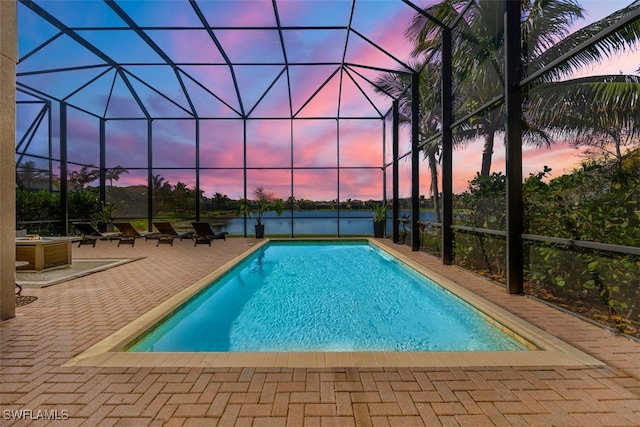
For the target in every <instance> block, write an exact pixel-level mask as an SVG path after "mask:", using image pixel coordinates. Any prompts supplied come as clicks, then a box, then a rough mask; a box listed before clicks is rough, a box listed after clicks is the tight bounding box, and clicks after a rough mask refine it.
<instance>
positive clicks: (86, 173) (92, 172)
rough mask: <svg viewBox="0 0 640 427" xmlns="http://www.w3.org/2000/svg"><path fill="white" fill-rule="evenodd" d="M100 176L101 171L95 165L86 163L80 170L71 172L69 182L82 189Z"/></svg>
mask: <svg viewBox="0 0 640 427" xmlns="http://www.w3.org/2000/svg"><path fill="white" fill-rule="evenodd" d="M90 168H91V169H90ZM98 178H100V172H99V171H98V169H96V167H95V166H94V165H85V166H82V168H80V170H79V171H72V172H70V173H69V183H70V184H71V185H72V186H73V187H76V188H78V189H80V190H82V189H84V188H85V187H86V186H87V185H89V184H91V183H92V182H93V181H95V180H97V179H98Z"/></svg>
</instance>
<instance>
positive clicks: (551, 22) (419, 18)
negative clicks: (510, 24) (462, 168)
mask: <svg viewBox="0 0 640 427" xmlns="http://www.w3.org/2000/svg"><path fill="white" fill-rule="evenodd" d="M521 5H522V16H523V22H522V37H521V39H522V43H523V62H524V63H525V64H526V70H525V72H524V75H525V76H526V75H531V74H532V73H534V72H536V71H538V70H540V69H542V68H543V67H545V66H547V64H550V63H551V62H553V61H554V60H556V59H558V58H559V57H561V56H562V55H564V54H565V53H567V52H569V51H571V50H572V49H573V48H575V47H576V46H578V45H579V44H580V43H582V42H583V41H585V40H589V39H590V38H592V37H594V36H595V35H596V34H597V33H599V32H600V31H601V30H602V29H604V28H607V27H608V26H610V25H611V24H612V23H613V22H615V21H616V20H618V19H621V18H622V17H624V16H627V15H628V14H630V13H633V12H635V11H637V10H638V9H639V8H640V1H638V0H637V1H635V2H634V3H632V4H631V5H629V6H628V7H627V8H624V9H621V10H620V11H618V12H616V13H614V14H612V15H610V16H609V17H607V18H605V19H602V20H600V21H598V22H595V23H593V24H591V25H589V26H588V27H585V28H583V29H581V30H579V31H576V32H574V33H571V28H572V26H573V24H574V22H575V21H577V20H578V19H581V18H582V17H583V13H584V10H583V9H582V8H581V7H580V6H579V5H578V4H577V3H576V2H575V1H574V0H523V1H522V2H521ZM426 12H428V13H429V14H431V15H432V16H434V17H436V18H437V19H439V20H440V21H442V22H444V23H445V24H447V25H450V26H451V25H453V24H454V23H456V27H455V30H454V31H453V32H452V41H453V45H454V46H455V47H456V50H455V52H454V57H453V68H454V70H455V71H454V81H455V82H456V88H455V91H456V95H457V97H458V98H463V99H464V100H465V102H460V103H459V104H458V107H459V108H460V109H461V110H462V112H463V113H464V111H469V110H473V109H475V108H477V107H478V106H480V105H484V104H485V103H487V102H488V101H490V100H492V99H493V98H494V97H496V96H497V95H499V94H500V93H502V92H503V90H504V88H503V82H504V76H503V66H502V62H503V60H502V58H503V57H504V54H503V53H504V22H503V16H504V2H502V1H493V0H477V1H474V2H468V1H467V0H446V1H444V2H442V3H439V4H437V5H435V6H432V7H429V8H427V9H426ZM406 34H407V36H408V37H409V38H411V39H413V40H414V43H415V49H414V54H415V55H430V54H432V53H433V52H435V51H437V50H438V49H439V46H440V41H439V37H438V34H439V27H437V26H436V25H435V24H434V23H432V22H431V21H429V20H427V19H426V18H425V17H424V16H423V15H421V14H416V15H415V16H414V18H413V20H412V22H411V25H410V27H409V28H408V29H407V31H406ZM639 39H640V22H639V21H637V20H636V21H634V22H633V23H631V24H629V25H628V26H626V27H625V28H624V29H622V30H620V31H618V32H616V33H614V34H612V35H610V36H608V37H606V38H604V39H603V40H601V41H600V42H598V43H596V44H595V45H594V46H592V47H589V48H587V49H585V50H583V51H582V52H581V53H579V54H577V55H574V56H573V57H572V58H571V59H569V60H567V61H566V62H564V63H562V64H561V65H559V66H557V67H555V68H554V69H553V70H552V71H550V72H548V73H546V74H544V75H542V76H540V77H538V78H537V79H536V81H535V82H534V83H540V82H545V81H547V82H548V81H553V80H557V79H558V78H559V77H561V76H567V75H569V74H570V73H571V72H573V71H575V70H576V69H578V68H579V67H582V66H585V65H590V64H593V63H594V62H598V61H600V60H601V59H602V58H603V57H605V56H608V55H610V54H611V53H612V52H619V51H621V50H623V49H624V48H626V47H630V46H632V45H634V44H635V43H636V42H637V41H638V40H639ZM434 57H436V58H437V57H438V56H437V55H435V56H434ZM504 117H505V115H504V112H503V108H502V105H499V106H498V108H495V109H493V110H491V111H490V112H488V113H486V114H485V115H483V116H482V117H474V118H473V119H471V120H470V121H469V123H467V124H465V125H464V126H465V127H466V128H467V129H469V130H472V129H475V130H476V131H477V135H483V137H484V146H483V151H482V165H481V169H480V175H481V176H488V175H489V173H490V169H491V160H492V154H493V145H494V138H495V134H496V132H499V131H502V130H503V129H504ZM527 118H531V119H532V120H531V121H529V122H527V121H526V120H525V117H523V121H524V123H523V139H524V142H525V143H532V144H535V145H537V146H540V145H547V144H550V143H551V142H552V139H551V138H550V136H549V135H548V134H547V133H545V132H544V127H543V126H542V125H540V126H536V125H535V123H542V124H544V122H542V121H537V120H535V118H533V117H531V116H527ZM467 136H468V137H469V138H473V133H467Z"/></svg>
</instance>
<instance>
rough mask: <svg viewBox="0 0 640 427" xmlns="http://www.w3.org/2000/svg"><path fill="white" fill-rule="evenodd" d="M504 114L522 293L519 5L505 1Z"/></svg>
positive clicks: (511, 245)
mask: <svg viewBox="0 0 640 427" xmlns="http://www.w3.org/2000/svg"><path fill="white" fill-rule="evenodd" d="M504 19H505V82H504V83H505V84H504V87H505V111H506V158H507V159H506V173H507V239H506V245H507V248H506V257H507V259H506V264H507V265H506V274H507V277H506V279H507V292H508V293H510V294H520V293H522V292H523V278H524V257H523V255H524V250H523V247H522V231H523V224H522V223H523V214H522V210H523V202H522V133H521V130H522V124H521V120H522V89H521V86H520V80H521V79H522V56H521V46H520V37H521V31H520V2H514V1H508V0H505V16H504Z"/></svg>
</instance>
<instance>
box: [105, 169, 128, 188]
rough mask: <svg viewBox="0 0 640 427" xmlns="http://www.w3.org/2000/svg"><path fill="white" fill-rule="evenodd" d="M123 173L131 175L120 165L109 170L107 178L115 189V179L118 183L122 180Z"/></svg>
mask: <svg viewBox="0 0 640 427" xmlns="http://www.w3.org/2000/svg"><path fill="white" fill-rule="evenodd" d="M123 173H129V171H128V170H126V169H125V168H123V167H122V166H120V165H117V166H114V167H112V168H107V170H106V178H107V179H108V180H109V185H110V186H111V187H113V180H114V179H115V180H116V181H118V180H119V179H120V175H122V174H123Z"/></svg>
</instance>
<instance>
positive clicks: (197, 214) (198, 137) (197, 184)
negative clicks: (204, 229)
mask: <svg viewBox="0 0 640 427" xmlns="http://www.w3.org/2000/svg"><path fill="white" fill-rule="evenodd" d="M196 221H200V119H199V118H197V117H196Z"/></svg>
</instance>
